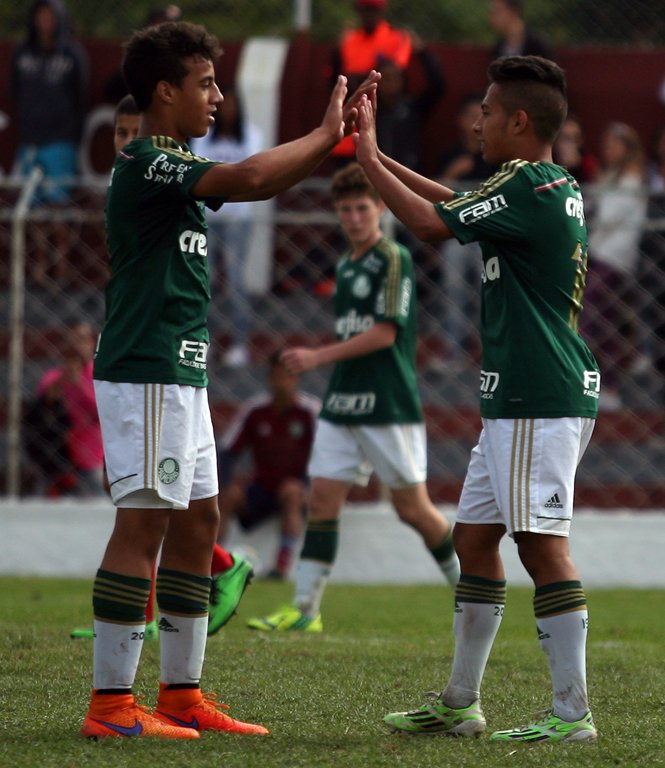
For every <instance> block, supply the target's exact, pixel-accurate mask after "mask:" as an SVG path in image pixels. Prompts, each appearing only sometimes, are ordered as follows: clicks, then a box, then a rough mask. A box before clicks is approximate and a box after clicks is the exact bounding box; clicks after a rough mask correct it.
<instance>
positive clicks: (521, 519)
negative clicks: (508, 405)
mask: <svg viewBox="0 0 665 768" xmlns="http://www.w3.org/2000/svg"><path fill="white" fill-rule="evenodd" d="M534 428H535V422H534V420H533V419H515V420H514V421H513V444H512V449H511V456H510V520H511V523H512V527H513V531H528V530H530V529H531V465H532V460H533V434H534Z"/></svg>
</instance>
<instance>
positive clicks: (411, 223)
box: [363, 158, 452, 242]
mask: <svg viewBox="0 0 665 768" xmlns="http://www.w3.org/2000/svg"><path fill="white" fill-rule="evenodd" d="M400 167H402V166H400ZM363 168H364V169H365V173H366V174H367V177H368V178H369V180H370V181H371V183H372V185H373V186H374V188H375V189H376V191H377V192H378V193H379V195H380V196H381V199H382V200H383V202H384V203H385V204H386V205H387V206H388V208H390V210H391V211H392V212H393V213H394V214H395V216H397V218H398V219H399V220H400V221H401V222H402V224H404V226H405V227H407V228H408V229H409V230H411V232H413V234H414V235H415V236H416V237H417V238H419V239H420V240H423V241H424V242H438V241H440V240H446V239H447V238H449V237H451V236H452V233H451V232H450V230H449V229H448V227H447V226H446V225H445V224H444V223H443V221H442V220H441V219H440V218H439V215H438V214H437V212H436V210H435V208H434V205H433V204H432V203H431V202H430V201H429V200H427V199H426V198H424V197H422V196H421V195H419V194H418V193H417V192H415V191H414V190H412V189H411V188H410V187H409V186H408V185H407V184H405V183H404V182H403V181H402V180H401V179H400V178H399V177H398V176H396V175H395V174H393V173H392V172H391V171H390V169H389V168H388V167H387V166H386V165H384V164H383V163H382V162H381V160H379V159H378V158H375V159H368V160H366V161H365V162H363ZM416 176H417V174H416Z"/></svg>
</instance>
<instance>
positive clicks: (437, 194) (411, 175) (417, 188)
mask: <svg viewBox="0 0 665 768" xmlns="http://www.w3.org/2000/svg"><path fill="white" fill-rule="evenodd" d="M378 155H379V160H380V161H381V164H382V165H383V166H384V167H385V168H387V170H389V171H390V173H392V174H393V176H396V177H397V178H398V179H399V180H400V181H401V182H402V184H404V185H405V186H407V187H408V188H409V189H410V190H411V191H412V192H415V193H416V194H417V195H418V196H419V197H422V198H424V199H425V200H428V201H429V202H430V203H440V202H444V203H448V202H450V201H451V200H452V199H453V197H454V196H455V192H454V191H453V190H452V189H449V188H448V187H444V186H443V184H438V183H437V182H436V181H432V179H428V178H426V177H425V176H421V175H420V174H419V173H416V172H415V171H412V170H411V169H410V168H407V167H406V166H404V165H401V164H400V163H398V162H397V160H394V159H393V158H392V157H388V155H386V154H384V153H383V152H379V153H378Z"/></svg>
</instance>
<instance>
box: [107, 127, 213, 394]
mask: <svg viewBox="0 0 665 768" xmlns="http://www.w3.org/2000/svg"><path fill="white" fill-rule="evenodd" d="M213 165H215V163H212V162H210V161H208V160H205V159H203V158H200V157H197V156H195V155H193V154H192V153H191V152H190V151H189V149H188V148H187V147H186V146H183V147H181V146H180V145H178V144H177V143H176V142H175V141H174V140H173V139H171V138H168V137H162V136H151V137H147V138H140V139H135V140H134V141H132V142H131V143H130V144H128V145H127V146H126V147H125V149H124V150H123V152H122V153H121V154H120V156H119V157H118V159H117V160H116V163H115V165H114V168H113V174H112V177H111V184H110V186H109V190H108V195H107V199H106V211H105V214H106V234H107V246H108V252H109V262H110V270H111V277H110V280H109V282H108V284H107V287H106V319H105V322H104V328H103V330H102V333H101V336H100V340H99V346H98V350H97V355H96V358H95V369H94V376H95V378H96V379H102V380H106V381H118V382H134V383H158V384H187V385H192V386H196V387H204V386H206V385H207V383H208V377H207V369H206V355H207V351H208V346H209V336H208V329H207V318H208V307H209V304H210V287H209V274H208V258H207V234H206V233H207V225H206V221H205V215H204V206H205V205H206V204H207V205H208V206H209V207H211V208H214V209H216V208H219V206H220V205H221V204H222V202H223V200H222V199H221V198H212V199H210V200H205V201H203V200H197V199H195V198H194V197H193V195H192V187H193V186H194V185H195V184H196V182H197V181H198V180H199V179H200V178H201V176H202V175H203V174H204V173H205V172H206V171H207V170H209V169H210V168H211V167H212V166H213Z"/></svg>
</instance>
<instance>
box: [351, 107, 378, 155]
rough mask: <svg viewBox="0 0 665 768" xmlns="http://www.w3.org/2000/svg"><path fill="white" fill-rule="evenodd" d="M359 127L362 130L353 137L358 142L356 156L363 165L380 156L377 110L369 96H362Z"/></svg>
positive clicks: (359, 109) (359, 108)
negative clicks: (377, 139) (377, 138)
mask: <svg viewBox="0 0 665 768" xmlns="http://www.w3.org/2000/svg"><path fill="white" fill-rule="evenodd" d="M358 127H359V129H360V131H359V133H357V134H354V136H353V138H354V141H355V144H356V158H357V159H358V162H359V163H360V164H361V165H362V164H363V163H366V162H369V161H371V160H374V159H376V158H377V156H378V146H377V143H376V122H375V111H374V107H373V106H372V102H371V101H370V100H369V99H368V98H367V96H363V97H362V99H361V100H360V104H359V106H358Z"/></svg>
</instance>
